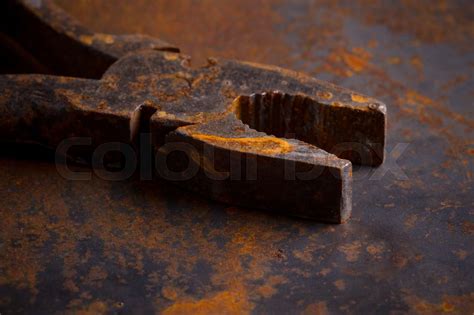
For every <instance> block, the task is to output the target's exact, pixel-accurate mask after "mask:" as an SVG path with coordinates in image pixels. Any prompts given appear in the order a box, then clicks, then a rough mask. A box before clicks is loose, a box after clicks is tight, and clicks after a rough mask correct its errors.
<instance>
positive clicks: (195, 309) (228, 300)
mask: <svg viewBox="0 0 474 315" xmlns="http://www.w3.org/2000/svg"><path fill="white" fill-rule="evenodd" d="M249 311H250V305H249V304H248V302H247V300H246V297H244V296H241V294H240V293H237V292H231V291H223V292H221V293H219V294H217V295H215V296H213V297H211V298H208V299H202V300H199V301H183V302H177V303H175V304H173V305H171V306H170V307H169V308H167V309H165V310H164V311H163V314H164V315H172V314H194V315H199V314H203V315H207V314H247V313H249Z"/></svg>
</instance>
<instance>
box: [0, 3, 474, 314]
mask: <svg viewBox="0 0 474 315" xmlns="http://www.w3.org/2000/svg"><path fill="white" fill-rule="evenodd" d="M59 3H60V4H61V5H63V6H64V7H65V8H67V9H68V10H69V11H70V12H71V13H72V14H74V15H76V16H77V17H78V18H79V19H80V20H81V21H83V22H85V23H86V25H89V26H91V27H92V28H93V29H95V30H97V31H101V32H116V33H124V32H129V33H134V32H144V33H148V34H150V35H153V36H156V37H159V38H162V39H164V40H167V41H169V42H172V43H175V44H176V45H177V46H179V47H180V48H182V50H183V52H185V53H189V54H191V55H193V56H195V57H196V58H197V60H198V61H197V63H200V60H204V56H208V55H214V56H218V57H224V58H237V59H244V60H250V61H255V62H263V63H267V64H277V65H279V66H284V67H287V68H291V69H294V70H298V71H304V72H306V73H308V74H310V75H314V76H316V77H318V78H321V79H324V80H329V81H332V82H334V83H336V84H339V85H342V86H345V87H348V88H351V89H354V90H357V91H360V92H361V93H364V94H368V95H373V96H375V97H377V98H379V99H381V100H382V101H383V102H385V103H386V104H387V107H388V113H389V116H388V117H389V120H388V141H387V147H388V154H387V160H386V162H385V163H384V164H383V165H382V166H381V167H379V168H376V169H372V168H367V167H356V166H354V168H355V170H354V182H353V215H352V219H351V220H350V221H349V222H348V223H347V224H344V225H339V226H335V225H325V224H316V223H313V222H310V221H304V220H298V219H293V218H288V217H285V216H276V215H273V214H270V213H264V212H261V211H253V210H249V209H243V208H235V207H227V206H225V205H222V204H218V203H212V202H209V201H207V200H205V199H202V198H200V196H197V195H191V194H189V193H185V192H183V191H182V190H180V189H177V188H175V187H169V185H168V184H167V183H164V182H158V183H156V182H149V181H139V180H138V179H134V178H131V179H130V180H128V181H126V182H112V181H106V180H102V179H100V178H99V177H98V176H96V175H94V176H92V179H91V180H89V181H68V180H66V179H64V178H62V177H61V176H60V175H59V174H58V172H57V170H56V167H55V165H54V164H52V163H50V162H48V161H31V160H25V159H23V160H18V159H15V158H14V157H11V156H8V155H6V154H3V155H2V157H1V163H0V169H1V174H2V176H1V180H0V202H1V204H0V207H1V208H0V312H1V313H10V312H12V313H13V312H30V313H53V312H56V311H68V310H69V311H74V310H77V311H79V310H83V311H89V312H94V313H95V312H122V311H123V312H127V313H130V312H133V313H144V312H153V311H164V312H167V313H179V312H190V313H196V312H198V311H199V312H203V313H209V312H211V313H212V312H214V313H216V312H219V313H221V312H226V311H227V312H228V313H232V312H234V313H241V312H254V313H271V312H275V313H281V312H284V313H300V312H305V311H306V312H308V313H317V312H323V313H324V312H326V311H329V312H331V313H335V312H343V313H367V312H369V313H371V312H384V313H385V312H388V311H401V312H412V313H416V312H418V313H427V314H431V313H433V312H454V313H463V314H470V313H472V312H473V311H474V279H473V273H472V270H473V269H474V263H473V262H474V260H473V256H472V255H473V245H472V244H473V232H474V222H473V214H474V213H473V212H474V210H473V209H474V197H473V196H474V194H473V175H474V173H473V172H474V163H473V162H474V161H473V158H474V142H473V138H474V137H473V130H474V113H473V108H474V107H473V103H472V98H473V95H474V87H473V77H472V75H473V74H472V73H473V69H472V67H473V64H474V54H473V47H472V41H473V37H474V36H473V33H472V29H473V20H474V19H473V17H474V13H473V12H474V5H473V4H472V3H471V2H470V1H451V2H444V1H402V2H399V3H397V4H393V3H392V2H391V1H363V0H360V1H350V2H349V1H323V0H321V1H312V2H303V1H301V2H292V1H273V2H261V3H256V2H255V1H233V2H231V1H199V2H188V1H173V2H168V1H166V2H165V1H147V0H142V1H134V2H130V1H114V2H113V3H112V2H105V1H104V2H102V1H59ZM24 150H25V152H26V153H24V154H23V155H22V156H23V157H24V156H27V155H28V150H37V148H24ZM397 165H398V166H399V167H400V169H398V168H397ZM82 171H88V169H83V170H82ZM275 193H278V192H275Z"/></svg>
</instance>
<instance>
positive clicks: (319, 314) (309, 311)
mask: <svg viewBox="0 0 474 315" xmlns="http://www.w3.org/2000/svg"><path fill="white" fill-rule="evenodd" d="M301 314H302V315H327V314H329V311H328V307H327V305H326V302H317V303H312V304H310V305H308V306H307V307H306V308H305V309H304V311H303V312H302V313H301Z"/></svg>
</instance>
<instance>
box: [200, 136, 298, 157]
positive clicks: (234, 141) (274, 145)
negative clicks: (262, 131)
mask: <svg viewBox="0 0 474 315" xmlns="http://www.w3.org/2000/svg"><path fill="white" fill-rule="evenodd" d="M193 137H195V138H197V139H199V140H201V141H205V142H210V143H213V144H216V145H220V146H223V147H227V148H229V149H232V150H239V151H249V152H256V153H262V154H270V155H274V154H281V153H287V152H290V151H291V150H292V149H293V148H292V146H291V145H290V144H289V143H288V142H287V141H285V140H283V139H279V138H274V137H258V138H226V137H220V136H213V135H206V134H194V135H193Z"/></svg>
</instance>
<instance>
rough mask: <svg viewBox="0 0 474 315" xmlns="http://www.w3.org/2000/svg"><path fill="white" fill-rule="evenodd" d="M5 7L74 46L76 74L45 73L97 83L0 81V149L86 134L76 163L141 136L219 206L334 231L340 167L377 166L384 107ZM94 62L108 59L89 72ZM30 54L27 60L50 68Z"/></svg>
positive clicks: (241, 65) (160, 165)
mask: <svg viewBox="0 0 474 315" xmlns="http://www.w3.org/2000/svg"><path fill="white" fill-rule="evenodd" d="M9 3H12V7H13V8H14V9H15V10H17V11H18V12H23V14H24V15H25V16H26V15H27V14H26V13H28V14H29V15H30V20H28V21H31V20H33V21H35V23H39V24H40V25H45V26H48V25H49V26H50V27H49V28H48V32H50V33H49V36H52V37H54V36H56V37H59V38H61V39H62V40H64V37H65V38H66V39H67V40H65V42H67V43H69V44H68V45H71V46H74V47H76V50H75V51H74V53H75V54H76V55H74V56H72V57H71V58H74V60H79V61H78V63H80V64H81V69H74V67H73V66H70V65H69V64H68V65H69V68H67V71H66V72H61V69H59V70H58V71H53V73H59V74H68V75H81V76H87V77H92V78H94V77H95V76H96V74H97V73H99V72H100V69H102V68H105V69H106V70H105V69H104V70H105V72H104V73H103V74H102V75H101V78H100V79H91V78H77V77H65V76H56V75H44V74H28V75H18V74H17V75H3V76H1V77H0V91H1V96H0V111H1V113H2V120H1V123H0V138H1V140H2V141H17V142H36V143H40V144H43V145H46V146H48V147H51V148H53V149H54V148H57V147H58V146H59V145H60V144H61V143H62V142H63V140H64V139H66V138H70V137H88V138H89V139H91V143H90V145H89V146H88V147H87V148H84V147H82V148H79V146H78V147H77V148H75V149H76V150H74V149H72V148H71V150H69V151H68V154H69V155H71V156H72V157H75V158H78V157H82V158H87V157H90V155H92V154H93V151H94V150H95V149H96V148H97V147H98V146H100V145H102V144H104V143H110V142H120V143H123V144H130V145H132V144H136V143H138V142H139V140H140V134H142V133H145V134H151V139H152V140H151V141H152V144H153V147H154V149H155V151H156V154H157V164H156V168H157V170H158V174H159V175H160V176H162V177H163V178H165V179H168V180H170V181H173V182H175V183H176V184H178V185H180V186H183V187H185V188H187V189H190V190H193V191H196V192H199V193H201V194H203V195H205V196H208V197H210V198H213V199H216V200H219V201H223V202H227V203H231V204H237V205H243V206H249V207H256V208H263V209H270V210H275V211H283V212H285V213H288V214H291V215H297V216H302V217H308V218H313V219H317V220H321V221H326V222H335V223H340V222H343V221H345V220H346V219H347V218H348V217H349V216H350V212H351V195H352V190H351V176H352V174H351V172H352V171H351V169H352V166H351V161H352V162H354V163H359V164H366V165H378V164H380V163H382V161H383V155H384V143H385V130H386V107H385V105H384V104H383V103H381V102H380V101H377V100H375V99H373V98H370V97H367V96H363V95H361V94H358V93H355V92H352V91H350V90H347V89H343V88H341V87H338V86H335V85H332V84H329V83H326V82H323V81H319V80H316V79H313V78H311V77H308V76H305V75H302V74H299V73H296V72H292V71H289V70H284V69H281V68H277V67H272V66H265V65H259V64H253V63H248V62H239V61H230V60H218V59H209V61H208V64H207V65H205V66H203V67H200V68H191V67H190V66H189V58H188V57H186V56H184V55H182V54H179V53H177V52H173V51H176V49H175V48H173V47H172V46H170V45H167V44H163V42H161V41H156V42H155V43H158V46H160V45H161V46H160V47H161V48H163V49H161V48H160V47H158V48H157V47H152V46H153V45H152V44H150V43H153V41H152V40H150V39H146V40H143V41H142V39H141V38H139V39H133V41H134V43H135V46H134V47H136V48H137V49H125V50H123V49H122V48H123V47H124V45H123V42H122V41H119V42H118V43H115V39H116V38H113V37H110V38H109V37H107V35H103V34H102V35H101V36H98V35H95V34H92V35H88V36H90V37H87V38H88V39H87V40H84V37H83V36H84V35H83V34H82V35H81V34H78V33H77V29H79V27H77V26H75V28H74V29H73V30H69V29H67V27H68V26H67V25H70V24H73V25H76V22H74V23H73V22H67V23H69V24H67V23H63V24H61V25H60V26H58V25H59V24H58V23H57V22H55V21H56V20H57V19H60V21H70V20H69V19H66V18H65V17H64V13H61V12H60V11H59V9H57V8H56V7H54V6H53V5H52V4H51V3H50V2H44V1H25V2H17V1H14V2H11V1H10V2H9ZM25 12H26V13H25ZM51 12H54V14H53V13H51ZM28 21H26V20H25V25H28V24H34V23H32V22H28ZM82 32H86V31H82ZM7 34H10V35H9V36H10V38H13V39H15V38H16V37H15V35H11V34H12V32H10V33H8V32H7ZM81 36H82V39H81ZM130 38H131V37H128V39H127V40H126V41H127V42H129V41H130ZM18 42H20V43H21V38H20V40H19V41H18ZM98 43H100V44H98ZM137 43H138V44H137ZM115 45H117V46H115ZM150 45H151V46H150ZM125 46H127V45H125ZM78 47H79V48H78ZM114 47H115V48H114ZM117 47H118V48H117ZM127 47H129V46H127ZM53 48H54V49H55V50H57V49H59V50H60V48H61V47H53ZM150 48H151V49H150ZM29 51H31V50H29ZM111 51H113V52H114V53H115V55H114V56H112V54H111V53H110V52H111ZM54 54H56V55H57V54H58V52H57V51H55V52H54ZM97 54H99V55H101V56H102V57H103V56H108V57H107V58H104V59H107V60H106V62H104V63H99V64H100V65H99V66H97V67H95V66H96V65H97V60H96V59H95V58H96V55H97ZM32 55H33V57H35V58H37V60H36V61H35V63H37V64H44V62H43V63H42V62H41V61H42V60H46V61H47V62H46V63H48V62H50V60H49V58H47V57H45V56H39V55H38V54H36V53H34V51H33V53H32ZM114 58H115V59H114ZM115 60H116V61H115ZM109 64H111V65H109ZM52 66H54V65H51V66H49V67H47V68H48V69H51V68H52ZM83 67H85V68H87V67H91V69H82V68H83ZM92 68H93V69H92Z"/></svg>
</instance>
